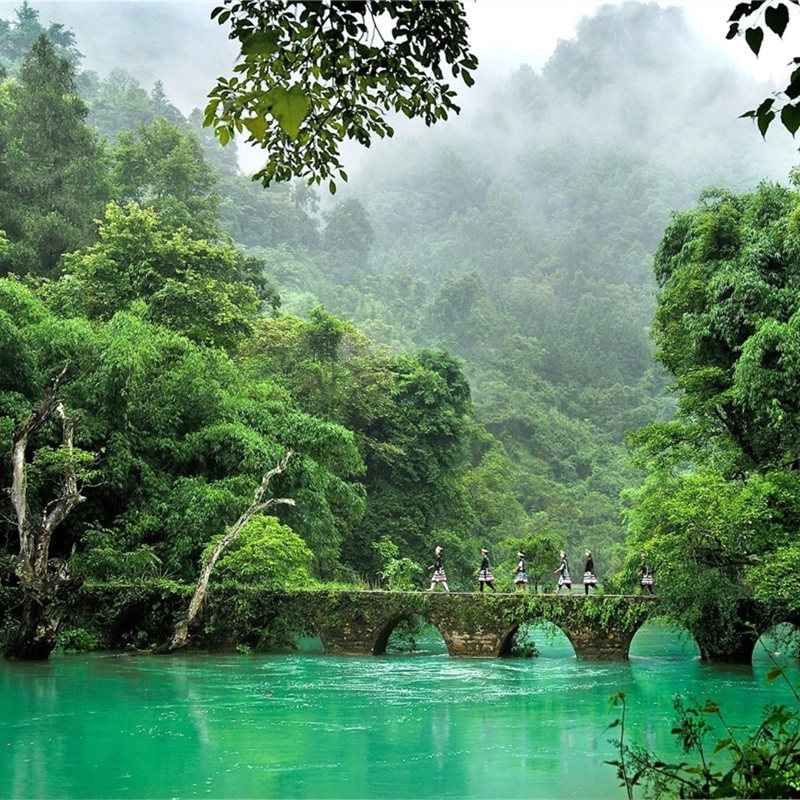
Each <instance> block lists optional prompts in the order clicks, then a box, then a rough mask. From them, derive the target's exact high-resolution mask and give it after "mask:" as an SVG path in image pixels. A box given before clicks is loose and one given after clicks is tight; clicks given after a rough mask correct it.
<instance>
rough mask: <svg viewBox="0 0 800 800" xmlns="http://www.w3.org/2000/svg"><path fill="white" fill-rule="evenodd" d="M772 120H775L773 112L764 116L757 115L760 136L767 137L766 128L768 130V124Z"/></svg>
mask: <svg viewBox="0 0 800 800" xmlns="http://www.w3.org/2000/svg"><path fill="white" fill-rule="evenodd" d="M773 119H775V112H774V111H769V112H767V113H766V114H758V115H757V122H758V129H759V131H761V135H762V136H766V135H767V128H769V126H770V123H771V122H772V120H773Z"/></svg>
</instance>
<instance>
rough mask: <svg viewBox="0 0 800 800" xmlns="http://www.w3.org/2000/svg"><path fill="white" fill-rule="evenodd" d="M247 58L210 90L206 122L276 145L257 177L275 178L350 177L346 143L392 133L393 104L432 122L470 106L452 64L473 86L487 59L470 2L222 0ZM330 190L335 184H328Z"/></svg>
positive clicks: (220, 16)
mask: <svg viewBox="0 0 800 800" xmlns="http://www.w3.org/2000/svg"><path fill="white" fill-rule="evenodd" d="M223 2H224V5H221V6H218V7H217V8H215V9H214V11H213V12H212V14H211V16H212V19H216V20H217V21H218V22H219V23H220V25H223V24H226V23H228V22H230V26H231V32H230V38H231V39H238V41H239V42H240V44H241V61H240V63H239V64H237V66H236V67H234V72H235V74H234V75H233V76H231V77H230V78H225V77H220V78H219V79H218V80H217V85H216V87H215V88H214V89H213V90H212V91H211V92H210V93H209V102H208V105H207V106H206V112H205V119H204V122H203V124H204V125H205V126H206V127H213V129H214V133H215V135H216V136H217V137H218V138H219V140H220V142H221V143H222V144H223V145H225V144H226V143H227V142H228V141H230V140H231V139H232V138H233V137H234V136H235V134H237V133H240V134H242V133H245V134H246V135H247V141H248V142H251V143H253V144H256V145H258V146H260V147H261V148H263V149H264V150H266V151H267V154H268V155H267V162H266V164H265V165H264V167H263V168H262V169H261V170H260V171H259V172H257V173H256V175H254V178H257V179H260V180H261V182H262V183H263V184H264V185H265V186H268V185H269V184H270V183H271V182H272V181H285V180H289V179H291V178H294V177H303V178H306V179H307V181H308V183H309V184H312V183H317V184H319V183H321V182H322V181H323V180H325V179H328V178H330V177H331V176H333V175H338V177H340V178H342V179H343V180H345V181H346V180H347V174H346V173H345V172H344V169H343V167H342V164H341V162H340V161H339V145H340V144H341V143H342V142H344V141H345V140H346V139H351V140H355V141H357V142H359V143H360V144H362V145H364V146H366V147H369V145H370V143H371V141H372V137H373V136H378V137H380V138H384V137H385V136H392V135H393V133H394V131H393V129H392V127H391V125H389V123H388V122H387V121H386V119H385V115H386V114H387V113H389V112H396V113H402V114H404V115H405V116H407V117H409V118H421V119H423V120H424V121H425V124H426V125H431V124H433V123H434V122H436V120H438V119H442V120H444V119H447V117H448V114H449V113H450V112H455V113H458V111H459V110H460V109H459V107H458V106H457V105H456V103H455V96H456V92H455V91H454V90H453V89H451V88H450V84H449V83H448V82H447V81H446V80H445V73H444V70H443V67H445V66H446V67H449V72H450V73H452V76H453V77H454V78H456V79H458V78H460V79H461V80H463V81H464V83H466V84H467V85H468V86H471V85H472V84H473V82H474V81H473V77H472V73H473V71H474V70H475V69H476V68H477V66H478V60H477V58H476V57H475V56H474V55H473V54H472V53H470V51H469V45H468V42H467V29H468V25H467V21H466V14H465V11H464V6H463V3H462V2H460V0H442V2H436V3H431V2H421V1H420V0H392V1H391V2H390V1H389V0H365V2H358V3H343V2H339V1H338V0H324V1H323V2H317V3H306V2H295V1H294V0H289V2H276V1H275V0H273V1H272V2H263V0H223ZM329 188H330V190H331V192H334V191H335V190H336V185H335V182H334V181H333V180H332V179H331V180H330V183H329Z"/></svg>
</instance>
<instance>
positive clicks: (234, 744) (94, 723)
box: [0, 624, 797, 800]
mask: <svg viewBox="0 0 800 800" xmlns="http://www.w3.org/2000/svg"><path fill="white" fill-rule="evenodd" d="M423 644H424V643H423ZM536 644H537V646H538V647H539V649H540V651H541V657H539V658H536V659H525V660H523V659H518V660H506V659H504V660H459V659H451V658H449V657H448V656H447V655H446V654H445V653H444V652H443V650H442V647H441V645H440V643H437V642H433V643H431V644H430V646H428V647H427V648H426V649H425V650H424V651H423V652H422V653H417V654H413V655H396V656H385V657H383V656H382V657H373V658H360V657H349V658H338V657H332V656H326V655H322V654H318V653H314V652H307V653H300V654H298V653H296V654H276V655H241V654H228V655H204V654H198V653H190V654H186V655H177V656H170V657H152V658H119V657H114V656H112V655H107V654H91V655H55V656H53V657H52V658H51V659H50V661H49V662H47V663H42V664H24V663H14V662H6V663H2V662H0V797H3V798H56V797H58V798H174V797H178V798H184V797H219V798H256V797H258V798H516V797H520V798H522V797H525V798H573V797H574V798H583V799H584V800H585V799H586V798H595V797H597V798H606V797H608V798H620V800H625V790H624V789H621V788H619V787H618V781H617V779H616V775H615V771H614V768H613V767H610V766H608V765H606V764H604V763H603V762H604V761H606V760H608V759H611V758H614V756H615V754H614V748H613V746H612V744H610V743H609V741H608V740H609V739H611V738H612V737H613V734H614V733H615V731H614V730H607V727H608V725H609V723H610V722H611V721H612V720H613V719H614V718H615V716H616V715H617V713H618V712H617V711H616V710H615V709H613V708H612V707H611V704H610V701H609V698H610V696H611V695H612V694H614V693H616V692H619V691H624V692H625V693H626V695H627V698H628V702H629V712H628V713H629V722H630V725H629V731H628V733H629V735H630V736H631V737H632V738H633V739H634V740H636V741H638V742H640V743H643V744H646V745H648V746H649V747H650V748H652V749H655V750H657V751H658V752H659V753H662V754H664V755H674V754H675V752H676V751H675V746H674V743H673V740H672V737H671V736H670V733H669V731H670V728H671V725H672V721H673V719H674V712H673V708H672V696H673V695H674V694H676V693H679V694H682V695H684V696H685V697H687V698H690V697H692V696H694V697H697V698H698V699H700V700H705V699H706V698H707V697H710V698H713V699H714V700H716V701H717V702H719V703H721V704H722V707H723V711H724V712H725V713H726V715H728V716H729V718H730V721H731V722H732V723H735V724H743V723H747V722H753V721H756V720H758V718H759V716H760V709H761V707H762V706H763V705H764V704H765V703H767V702H786V703H791V702H793V701H792V697H791V694H790V692H789V690H788V687H786V686H785V684H783V683H782V682H781V681H778V682H775V683H772V684H767V682H766V672H767V670H768V669H769V667H770V666H771V664H770V662H769V661H768V659H767V658H766V656H765V655H763V656H759V655H758V654H757V656H756V658H754V662H753V665H752V667H749V666H748V667H732V666H727V667H719V666H716V667H715V666H709V665H705V664H703V663H701V662H700V661H699V660H698V658H697V657H696V648H695V646H694V644H693V643H690V642H686V641H685V640H682V639H680V638H679V637H678V635H677V634H676V633H675V632H674V631H671V630H668V629H665V628H662V627H660V626H657V625H652V624H649V625H648V626H647V627H646V628H644V629H642V630H641V631H640V632H639V633H638V634H637V635H636V638H635V639H634V644H633V647H632V651H631V652H632V657H631V660H630V661H629V662H628V663H624V664H615V663H601V664H597V663H590V662H581V661H577V660H576V659H575V658H574V655H573V653H572V650H571V648H570V646H569V644H568V643H567V642H566V639H564V638H563V637H562V638H560V639H552V638H549V639H547V640H545V639H542V638H540V634H537V637H536ZM791 677H792V680H793V681H794V682H795V683H796V682H797V672H796V670H794V672H793V674H792V676H791Z"/></svg>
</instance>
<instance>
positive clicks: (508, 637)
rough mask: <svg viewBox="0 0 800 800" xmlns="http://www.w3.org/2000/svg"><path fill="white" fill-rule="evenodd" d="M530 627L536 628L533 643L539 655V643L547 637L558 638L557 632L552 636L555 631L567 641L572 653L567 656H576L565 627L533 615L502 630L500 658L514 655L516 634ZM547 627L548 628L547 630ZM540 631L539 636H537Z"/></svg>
mask: <svg viewBox="0 0 800 800" xmlns="http://www.w3.org/2000/svg"><path fill="white" fill-rule="evenodd" d="M528 627H532V628H535V629H537V631H536V634H535V635H534V639H533V644H534V646H535V647H536V649H537V650H538V651H539V654H540V655H541V650H540V645H541V642H542V641H543V640H544V641H547V639H548V638H558V636H557V634H556V635H555V637H554V633H555V632H556V631H557V632H558V633H559V634H561V637H563V640H564V641H565V642H566V643H567V646H568V647H569V648H570V649H571V650H572V655H571V656H569V657H570V658H573V657H575V656H576V651H575V646H574V644H573V643H572V640H571V639H570V637H569V633H568V632H567V630H566V629H565V627H564V626H563V625H559V624H558V623H557V622H553V621H552V620H549V619H547V618H546V617H544V616H535V617H530V618H529V619H525V620H523V621H522V622H519V623H516V624H515V625H513V626H511V627H510V628H508V629H507V630H506V631H504V632H503V635H502V637H501V642H500V649H499V651H498V653H497V655H498V656H499V657H500V658H511V657H513V656H514V652H513V650H514V645H515V644H516V643H517V635H518V634H519V633H520V631H521V630H523V629H525V628H528ZM548 629H549V630H548ZM539 633H541V634H542V635H541V637H540V636H539Z"/></svg>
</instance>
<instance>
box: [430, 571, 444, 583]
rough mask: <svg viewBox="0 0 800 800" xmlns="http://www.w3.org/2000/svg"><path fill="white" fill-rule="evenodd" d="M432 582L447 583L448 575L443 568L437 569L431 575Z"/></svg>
mask: <svg viewBox="0 0 800 800" xmlns="http://www.w3.org/2000/svg"><path fill="white" fill-rule="evenodd" d="M431 582H432V583H447V575H445V574H444V570H443V569H437V570H436V572H434V573H433V576H432V577H431Z"/></svg>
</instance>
